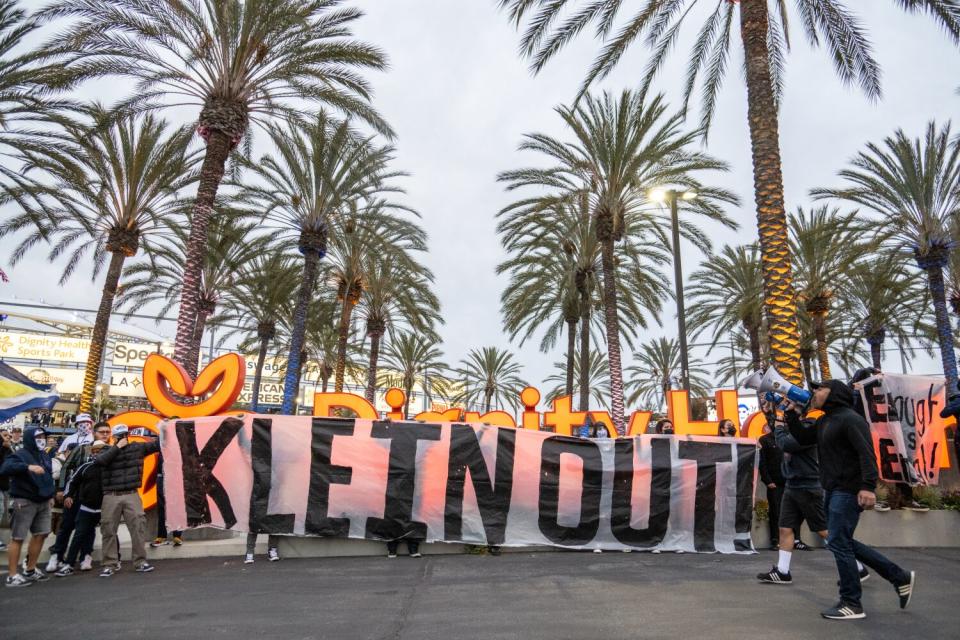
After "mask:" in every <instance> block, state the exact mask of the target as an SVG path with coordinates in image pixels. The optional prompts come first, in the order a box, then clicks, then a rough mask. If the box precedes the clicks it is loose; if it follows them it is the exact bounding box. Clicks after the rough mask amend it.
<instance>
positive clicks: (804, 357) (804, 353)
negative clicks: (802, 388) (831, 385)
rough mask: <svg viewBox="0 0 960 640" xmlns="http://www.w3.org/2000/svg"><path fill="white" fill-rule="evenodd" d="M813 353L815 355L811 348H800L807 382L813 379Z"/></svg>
mask: <svg viewBox="0 0 960 640" xmlns="http://www.w3.org/2000/svg"><path fill="white" fill-rule="evenodd" d="M811 355H813V353H812V351H810V350H807V349H801V350H800V363H801V364H802V365H803V377H804V379H805V380H806V381H807V382H809V381H811V380H813V377H812V376H811V373H812V372H811V369H810V356H811Z"/></svg>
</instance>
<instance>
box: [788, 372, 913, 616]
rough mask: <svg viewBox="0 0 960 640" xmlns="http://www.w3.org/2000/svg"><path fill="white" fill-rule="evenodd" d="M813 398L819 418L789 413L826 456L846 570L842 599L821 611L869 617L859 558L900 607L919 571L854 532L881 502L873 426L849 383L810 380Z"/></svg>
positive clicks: (791, 422)
mask: <svg viewBox="0 0 960 640" xmlns="http://www.w3.org/2000/svg"><path fill="white" fill-rule="evenodd" d="M810 387H811V389H813V399H812V400H811V401H810V408H812V409H820V410H822V411H823V415H822V416H821V417H819V418H817V420H816V422H814V423H812V424H811V423H810V422H809V421H806V422H801V420H800V416H799V414H798V412H797V410H796V407H794V406H793V405H792V404H790V405H788V409H787V411H786V412H785V415H786V421H787V425H788V427H789V429H790V434H791V435H792V436H793V437H794V438H795V439H796V441H797V443H798V444H800V445H805V444H814V443H816V445H817V452H818V454H819V458H820V483H821V484H822V485H823V490H824V509H825V511H826V513H827V528H828V529H829V534H828V536H827V548H829V549H830V551H831V552H833V555H834V559H835V560H836V563H837V572H838V573H839V574H840V602H838V603H837V604H836V606H834V607H832V608H830V609H827V610H825V611H823V612H822V613H821V615H822V616H823V617H824V618H828V619H831V620H851V619H858V618H865V617H866V615H865V614H864V613H863V606H862V605H861V602H860V596H861V588H860V575H859V574H860V572H859V570H858V568H857V559H858V558H859V559H860V560H861V561H862V562H863V564H865V565H867V566H868V567H870V568H871V569H873V570H874V571H876V572H877V573H879V574H880V575H881V576H883V578H884V579H885V580H887V581H888V582H890V583H891V584H893V586H894V589H896V591H897V596H898V597H899V599H900V608H901V609H904V608H906V606H907V605H908V604H910V599H911V597H912V595H913V586H914V583H915V580H916V574H915V573H914V572H913V571H909V572H908V571H904V570H903V569H902V568H900V567H899V566H897V565H896V564H894V563H893V562H891V561H890V560H888V559H887V558H886V557H885V556H883V555H881V554H880V553H878V552H877V551H875V550H874V549H872V548H871V547H868V546H867V545H865V544H863V543H861V542H858V541H857V540H855V539H854V537H853V535H854V532H855V531H856V529H857V522H858V521H859V519H860V512H861V511H863V510H864V509H871V508H873V505H874V504H875V503H876V501H877V496H876V494H875V493H874V489H875V488H876V486H877V461H876V458H875V457H874V452H873V441H872V439H871V437H870V427H869V425H868V424H867V422H866V420H864V419H863V417H861V416H860V415H859V414H857V412H856V411H854V409H853V393H852V392H851V391H850V387H848V386H847V384H846V383H845V382H842V381H840V380H825V381H823V382H813V383H811V384H810Z"/></svg>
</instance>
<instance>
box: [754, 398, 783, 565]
mask: <svg viewBox="0 0 960 640" xmlns="http://www.w3.org/2000/svg"><path fill="white" fill-rule="evenodd" d="M764 413H766V412H764ZM757 442H758V443H759V444H760V460H759V471H760V481H761V482H763V485H764V486H765V487H766V488H767V510H768V512H769V514H770V548H771V549H776V548H778V547H779V546H780V528H779V523H780V502H781V501H782V499H783V483H784V479H783V469H782V465H783V451H781V450H780V447H778V446H777V440H776V438H775V437H774V435H773V430H772V429H771V427H770V426H769V424H768V426H766V427H764V434H763V435H762V436H760V438H758V439H757Z"/></svg>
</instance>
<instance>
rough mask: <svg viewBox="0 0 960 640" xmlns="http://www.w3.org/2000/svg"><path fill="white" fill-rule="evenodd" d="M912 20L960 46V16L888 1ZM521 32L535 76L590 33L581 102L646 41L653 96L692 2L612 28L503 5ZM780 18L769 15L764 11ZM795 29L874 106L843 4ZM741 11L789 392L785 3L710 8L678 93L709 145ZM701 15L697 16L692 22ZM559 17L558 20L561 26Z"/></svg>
mask: <svg viewBox="0 0 960 640" xmlns="http://www.w3.org/2000/svg"><path fill="white" fill-rule="evenodd" d="M894 2H895V3H896V4H897V5H898V6H900V7H901V8H903V9H904V10H905V11H907V12H909V13H920V12H927V13H929V14H930V15H931V16H932V17H933V18H934V19H935V20H936V21H937V22H938V23H939V24H940V25H941V26H943V27H944V29H945V30H946V31H947V33H948V34H949V36H950V38H951V39H952V40H953V41H955V42H956V41H958V40H960V15H958V13H960V11H958V8H957V7H956V4H955V3H954V2H949V3H948V2H944V1H943V0H894ZM499 3H500V6H501V7H506V8H508V10H509V16H510V19H511V21H513V22H514V23H516V24H517V25H518V26H519V25H520V24H521V23H523V21H524V19H525V18H527V17H528V16H529V17H530V19H529V22H528V27H527V29H526V31H525V32H524V34H523V39H522V46H521V50H522V52H523V54H524V55H525V56H526V57H528V58H531V59H532V67H533V70H534V71H535V72H537V71H539V70H540V69H542V68H543V67H544V66H545V65H546V64H547V62H548V61H549V60H550V59H551V58H552V57H553V56H554V55H555V54H556V53H557V52H558V51H560V50H561V49H562V48H563V47H564V46H565V45H566V44H568V43H569V42H570V41H571V40H573V39H574V38H576V37H577V36H578V35H579V34H580V32H581V31H582V30H583V29H584V28H585V27H587V26H588V25H590V24H591V23H592V24H594V25H595V26H596V37H597V39H598V40H601V41H602V42H603V47H602V49H601V51H600V53H599V55H598V56H597V58H596V60H595V61H594V63H593V65H592V66H591V68H590V71H589V72H588V74H587V76H586V78H585V80H584V81H583V84H582V85H581V88H580V95H581V96H582V95H584V94H585V93H586V91H587V89H588V88H589V87H590V86H591V85H592V84H593V82H594V81H596V80H600V79H602V78H604V77H605V76H606V75H607V74H609V73H610V71H612V70H613V68H614V67H615V66H616V65H617V64H618V63H619V62H620V60H621V58H622V56H623V54H624V53H625V52H626V50H627V49H628V48H629V47H630V45H631V44H633V43H634V42H636V41H638V40H641V41H644V42H645V43H646V44H647V45H648V46H649V47H651V49H652V52H653V53H652V56H651V57H650V59H649V62H648V63H647V66H646V69H645V70H644V84H643V89H642V90H643V91H646V89H647V87H649V86H650V84H651V82H652V80H653V78H654V76H655V75H656V74H657V72H658V71H659V70H660V68H661V66H662V64H663V61H664V60H665V58H666V56H667V55H668V54H669V53H670V51H671V50H672V49H673V48H674V45H675V44H676V42H677V38H678V35H679V34H680V32H681V27H682V26H683V23H684V21H685V20H686V19H687V18H688V17H689V16H690V15H691V10H692V9H693V8H694V6H695V5H696V4H697V3H698V0H642V2H641V3H640V6H639V7H638V8H637V10H636V12H635V13H633V14H631V15H630V16H629V17H627V18H625V20H624V21H623V22H622V23H619V24H618V18H619V17H620V9H621V8H622V4H623V2H622V0H583V2H582V3H577V4H580V5H581V6H580V8H579V9H574V8H573V6H572V5H574V4H575V3H574V2H572V1H559V2H558V1H556V0H500V2H499ZM771 4H772V5H773V6H774V7H775V8H776V9H775V10H774V11H771V9H770V5H771ZM794 4H795V6H796V11H797V13H798V14H799V19H800V24H802V25H803V29H804V31H805V32H806V35H807V39H808V41H809V42H811V43H812V44H813V45H814V46H818V45H819V44H820V43H823V44H824V45H825V47H826V48H827V49H828V50H829V52H830V54H831V58H832V60H833V63H834V67H835V68H836V71H837V73H838V74H839V76H840V78H841V79H842V80H843V81H844V82H846V83H848V84H853V83H858V84H859V85H860V86H861V87H862V88H863V90H864V91H865V92H866V94H867V95H868V96H869V97H870V98H877V97H879V96H880V68H879V65H878V64H877V62H876V60H874V58H873V54H872V51H871V46H870V41H869V40H868V37H867V34H866V32H865V31H864V29H863V27H862V25H861V24H860V21H859V20H858V19H857V18H856V17H855V16H854V15H853V14H852V13H851V12H850V11H849V10H848V9H847V8H846V6H845V4H846V3H844V2H840V0H794ZM737 11H739V14H740V15H739V18H740V20H739V25H740V40H741V42H742V44H743V51H744V67H745V73H744V75H745V79H746V85H747V122H748V125H749V128H750V143H751V151H752V156H753V184H754V194H755V201H756V205H757V228H758V231H759V235H760V252H761V255H762V261H761V263H762V265H763V281H764V306H765V309H766V316H767V322H768V324H769V327H770V336H771V353H772V356H773V363H774V365H775V366H776V367H777V369H778V370H779V371H780V372H781V373H782V374H783V375H784V376H785V377H786V378H787V379H788V380H790V381H791V382H794V383H799V382H800V369H799V353H798V343H799V332H798V328H797V321H796V303H795V301H794V299H793V283H792V265H791V262H790V251H789V247H788V243H787V217H786V209H785V207H784V195H783V174H782V171H781V161H780V133H779V118H778V106H779V103H780V100H781V97H782V89H783V82H784V72H785V64H786V54H787V52H788V50H789V48H790V46H789V45H790V37H789V32H788V29H787V23H788V15H789V12H788V10H787V3H786V2H784V0H778V1H777V2H773V3H771V2H769V1H768V0H741V1H740V2H715V3H714V7H713V8H712V9H709V13H708V14H707V15H706V19H705V21H704V22H703V23H702V26H701V27H700V30H699V32H698V34H697V37H696V39H695V40H694V44H693V47H692V50H691V55H690V62H689V65H688V68H687V74H686V82H685V88H684V105H685V109H686V105H687V104H688V102H689V99H690V97H691V95H692V94H693V92H694V89H695V88H696V86H697V85H698V80H700V82H699V85H700V86H701V87H702V99H703V110H702V117H701V127H702V128H703V132H704V135H706V133H707V131H708V128H709V126H710V124H711V119H712V116H713V113H714V109H715V106H716V97H717V92H718V91H719V89H720V87H721V85H722V84H723V80H724V77H725V75H726V71H727V63H728V58H729V52H730V43H731V32H732V30H733V28H734V25H735V13H736V12H737ZM694 15H697V14H694ZM561 16H563V17H561Z"/></svg>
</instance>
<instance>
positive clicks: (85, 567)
mask: <svg viewBox="0 0 960 640" xmlns="http://www.w3.org/2000/svg"><path fill="white" fill-rule="evenodd" d="M91 569H93V556H91V555H90V554H89V553H88V554H87V555H85V556H83V562H81V563H80V571H90V570H91Z"/></svg>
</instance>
